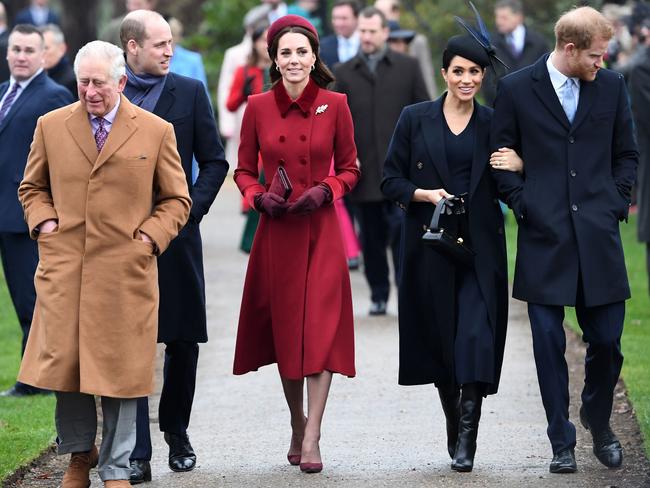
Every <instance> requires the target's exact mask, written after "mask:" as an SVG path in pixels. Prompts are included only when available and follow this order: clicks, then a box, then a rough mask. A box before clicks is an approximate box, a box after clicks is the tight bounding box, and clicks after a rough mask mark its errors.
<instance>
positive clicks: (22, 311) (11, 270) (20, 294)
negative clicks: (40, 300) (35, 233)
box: [0, 232, 38, 352]
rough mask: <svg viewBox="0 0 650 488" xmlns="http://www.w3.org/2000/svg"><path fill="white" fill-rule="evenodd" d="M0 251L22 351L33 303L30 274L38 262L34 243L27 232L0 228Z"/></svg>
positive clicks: (32, 282) (31, 274)
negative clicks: (7, 231) (19, 331)
mask: <svg viewBox="0 0 650 488" xmlns="http://www.w3.org/2000/svg"><path fill="white" fill-rule="evenodd" d="M0 255H1V256H2V269H3V270H4V275H5V280H6V282H7V288H8V289H9V295H10V296H11V301H12V302H13V304H14V308H15V310H16V315H17V316H18V323H19V324H20V328H21V329H22V331H23V344H22V351H23V352H25V346H26V345H27V337H28V336H29V328H30V326H31V325H32V315H34V304H35V303H36V290H35V288H34V274H35V273H36V266H38V246H37V244H36V241H35V240H33V239H31V238H30V237H29V234H28V233H27V232H24V233H18V232H17V233H4V232H0Z"/></svg>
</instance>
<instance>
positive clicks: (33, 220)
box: [27, 205, 59, 239]
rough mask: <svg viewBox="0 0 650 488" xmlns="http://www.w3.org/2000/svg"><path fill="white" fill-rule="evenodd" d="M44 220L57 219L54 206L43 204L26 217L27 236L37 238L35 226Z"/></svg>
mask: <svg viewBox="0 0 650 488" xmlns="http://www.w3.org/2000/svg"><path fill="white" fill-rule="evenodd" d="M46 220H59V216H58V214H57V213H56V210H54V207H50V206H49V205H48V206H44V207H41V208H39V209H37V210H35V211H34V212H32V213H31V214H30V215H29V217H28V218H27V226H28V227H29V236H30V237H31V238H32V239H37V238H38V231H37V230H36V227H38V226H39V225H41V224H42V223H43V222H45V221H46Z"/></svg>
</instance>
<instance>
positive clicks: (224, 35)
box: [4, 0, 602, 97]
mask: <svg viewBox="0 0 650 488" xmlns="http://www.w3.org/2000/svg"><path fill="white" fill-rule="evenodd" d="M285 1H286V2H287V3H292V0H285ZM322 1H323V2H325V3H326V4H327V5H326V8H325V9H324V10H325V11H326V12H328V13H329V11H330V8H331V5H332V4H333V0H322ZM28 2H29V0H4V3H5V5H6V6H7V10H8V12H9V14H10V16H11V13H15V12H16V11H18V10H19V9H20V8H22V7H23V6H25V5H26V4H27V3H28ZM361 3H362V4H363V3H365V4H367V5H369V4H372V3H373V2H372V0H366V1H365V2H364V1H363V0H361ZM494 3H495V0H474V4H475V5H476V7H477V8H478V10H479V11H480V12H481V15H482V16H483V18H484V20H485V22H486V23H487V24H488V26H489V27H490V28H493V25H494V23H493V9H494ZM51 4H52V6H53V7H55V8H57V9H58V10H59V11H60V12H64V13H65V15H64V16H63V17H64V25H63V29H64V32H65V34H66V39H67V40H68V44H69V47H70V52H71V53H75V52H76V51H77V49H79V47H81V46H82V45H83V44H85V43H86V42H88V41H89V40H92V39H95V38H96V35H97V31H98V29H99V27H100V26H101V25H103V24H104V23H106V22H108V21H109V20H110V19H111V18H113V17H117V16H120V15H122V14H123V13H124V10H125V1H124V0H104V1H100V0H84V2H79V1H78V0H51ZM259 4H260V0H158V2H157V10H158V11H159V12H161V13H163V14H166V15H171V16H173V17H176V18H177V19H179V20H180V21H181V22H182V23H183V25H184V26H185V38H184V40H183V41H182V42H181V44H183V45H184V46H185V47H187V48H189V49H193V50H196V51H200V52H201V53H202V54H203V58H204V61H205V64H206V71H207V74H208V82H209V85H210V93H211V94H212V95H213V97H214V90H215V89H216V85H217V80H218V78H219V69H220V67H221V63H222V61H223V54H224V51H225V50H226V49H227V48H228V47H231V46H234V45H235V44H238V43H239V42H240V41H241V40H242V37H243V35H244V29H243V26H242V20H243V18H244V15H245V14H246V12H247V11H248V10H250V9H251V8H252V7H254V6H256V5H259ZM576 4H585V5H591V6H593V7H595V8H600V6H601V4H602V1H591V2H584V1H579V0H524V6H525V9H526V18H527V24H528V25H530V26H531V27H532V28H534V29H536V30H538V31H540V32H542V33H544V34H545V35H546V36H547V37H548V39H549V40H551V39H552V36H553V24H554V22H555V19H557V17H558V16H559V14H560V13H562V12H563V11H565V10H568V9H569V8H571V7H572V6H573V5H576ZM402 11H403V13H402V19H401V24H402V26H403V27H404V28H408V29H414V30H417V31H418V32H421V33H422V34H424V35H426V36H427V38H428V39H429V42H430V44H431V52H432V55H433V61H434V65H436V66H437V65H439V59H440V55H441V52H442V49H443V47H444V45H445V42H446V40H447V39H448V38H449V37H450V36H452V35H454V34H457V33H459V32H460V31H459V27H458V26H457V25H456V23H455V22H454V15H459V16H461V17H463V18H465V19H472V20H473V14H472V13H471V10H470V8H469V7H468V5H467V3H466V2H465V1H464V0H402Z"/></svg>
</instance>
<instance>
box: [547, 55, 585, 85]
mask: <svg viewBox="0 0 650 488" xmlns="http://www.w3.org/2000/svg"><path fill="white" fill-rule="evenodd" d="M552 59H553V53H551V55H550V56H549V57H548V59H547V60H546V68H547V69H548V75H549V77H550V78H551V84H552V85H553V88H554V89H555V91H558V90H559V89H560V87H561V86H562V85H564V83H565V82H566V80H567V79H568V78H569V77H568V76H566V75H564V74H562V73H561V72H560V70H558V69H557V68H556V67H555V65H554V64H553V61H552ZM572 79H573V81H575V83H576V85H577V86H580V80H579V79H578V78H575V77H574V78H572Z"/></svg>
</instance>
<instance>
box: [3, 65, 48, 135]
mask: <svg viewBox="0 0 650 488" xmlns="http://www.w3.org/2000/svg"><path fill="white" fill-rule="evenodd" d="M46 76H47V75H46V74H45V71H42V72H41V74H39V75H38V76H37V77H36V78H34V79H33V80H32V81H31V83H30V84H29V85H27V88H25V90H24V91H23V92H22V93H21V94H20V96H19V97H18V98H17V99H16V100H15V101H14V103H13V105H12V106H11V108H10V109H9V112H7V115H5V118H4V120H3V121H2V124H0V132H2V131H3V130H4V128H5V127H8V126H9V124H10V123H11V119H12V118H13V117H14V115H16V114H17V113H18V112H19V111H20V108H21V107H22V106H23V105H25V104H26V103H27V101H28V100H29V99H30V98H31V97H32V93H33V92H34V91H37V90H38V89H39V88H40V87H41V85H42V84H43V83H44V82H45V77H46ZM7 87H9V83H7ZM3 91H4V90H3ZM3 95H4V93H3V94H2V95H0V97H1V96H3Z"/></svg>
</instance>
